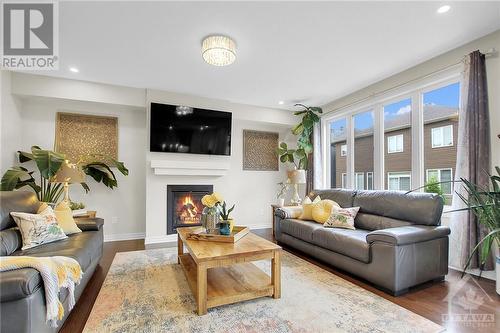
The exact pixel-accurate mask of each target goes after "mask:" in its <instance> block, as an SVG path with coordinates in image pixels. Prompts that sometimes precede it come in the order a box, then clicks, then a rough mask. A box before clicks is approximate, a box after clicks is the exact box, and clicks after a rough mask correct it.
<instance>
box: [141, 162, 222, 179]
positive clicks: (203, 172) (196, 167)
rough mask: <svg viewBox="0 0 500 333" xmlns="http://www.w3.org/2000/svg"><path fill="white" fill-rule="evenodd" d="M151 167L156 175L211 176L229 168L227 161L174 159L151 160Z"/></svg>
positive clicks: (220, 174) (218, 175)
mask: <svg viewBox="0 0 500 333" xmlns="http://www.w3.org/2000/svg"><path fill="white" fill-rule="evenodd" d="M151 168H153V170H154V174H155V175H158V176H213V177H221V176H224V175H226V174H227V171H228V170H229V161H221V160H214V161H175V160H151Z"/></svg>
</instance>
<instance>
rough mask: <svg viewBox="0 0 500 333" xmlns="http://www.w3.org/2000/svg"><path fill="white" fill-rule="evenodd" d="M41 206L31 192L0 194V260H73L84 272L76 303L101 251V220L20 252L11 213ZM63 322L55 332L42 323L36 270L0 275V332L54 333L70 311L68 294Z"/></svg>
mask: <svg viewBox="0 0 500 333" xmlns="http://www.w3.org/2000/svg"><path fill="white" fill-rule="evenodd" d="M39 205H40V202H38V200H37V198H36V195H35V194H34V193H32V192H24V191H14V192H0V255H1V256H24V255H26V256H34V257H49V256H54V255H58V256H67V257H71V258H74V259H75V260H77V261H78V262H79V264H80V266H81V267H82V269H83V272H84V274H83V278H82V281H81V282H80V284H79V285H78V286H77V287H76V288H75V299H76V300H77V301H78V299H79V298H80V295H81V294H82V292H83V290H84V289H85V286H86V285H87V283H88V281H89V280H90V278H91V277H92V274H93V273H94V271H95V269H96V267H97V265H98V263H99V260H100V259H101V257H102V249H103V223H104V222H103V220H102V219H99V218H96V219H85V220H83V219H78V221H77V224H78V227H79V228H80V229H81V230H82V231H83V232H81V233H78V234H73V235H70V236H68V238H67V239H64V240H61V241H57V242H54V243H49V244H44V245H40V246H38V247H35V248H31V249H27V250H25V251H22V250H21V246H22V239H21V234H20V233H19V230H17V228H15V227H16V225H15V222H14V220H13V219H12V217H11V216H10V212H14V211H15V212H26V213H36V211H37V209H38V207H39ZM60 299H61V302H62V303H63V305H64V310H65V311H64V312H65V314H64V318H63V320H62V321H61V322H58V327H57V328H52V327H50V326H49V325H47V324H46V323H45V314H46V308H45V293H44V288H43V280H42V278H41V276H40V274H39V273H38V271H37V270H35V269H32V268H23V269H18V270H13V271H7V272H0V318H2V320H1V323H0V331H1V332H2V333H7V332H16V333H21V332H37V333H43V332H57V331H58V329H60V328H61V326H62V323H63V322H64V320H66V318H67V316H68V314H69V311H68V304H67V293H65V291H63V292H61V295H60Z"/></svg>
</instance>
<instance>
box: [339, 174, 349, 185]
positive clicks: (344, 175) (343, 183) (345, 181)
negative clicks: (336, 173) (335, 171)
mask: <svg viewBox="0 0 500 333" xmlns="http://www.w3.org/2000/svg"><path fill="white" fill-rule="evenodd" d="M340 178H341V183H342V184H341V185H342V188H346V185H347V184H346V183H347V173H345V172H342V173H341V174H340Z"/></svg>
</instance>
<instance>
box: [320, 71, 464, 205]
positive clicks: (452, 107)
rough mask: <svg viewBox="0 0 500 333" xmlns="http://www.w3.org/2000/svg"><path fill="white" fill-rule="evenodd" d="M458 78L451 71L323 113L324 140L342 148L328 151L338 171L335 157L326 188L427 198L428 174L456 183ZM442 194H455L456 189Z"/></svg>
mask: <svg viewBox="0 0 500 333" xmlns="http://www.w3.org/2000/svg"><path fill="white" fill-rule="evenodd" d="M460 74H461V73H460V70H458V69H456V68H450V69H447V70H446V71H444V72H439V73H436V74H434V75H433V76H426V77H425V78H422V79H419V80H414V81H411V82H408V83H406V84H405V85H402V86H400V87H392V88H391V89H388V90H385V91H384V92H381V93H379V94H376V95H372V96H370V97H368V98H367V99H363V100H362V101H358V102H355V103H352V104H349V105H347V106H345V107H342V108H339V109H334V110H329V111H331V112H327V113H325V115H324V116H323V118H322V128H321V129H322V134H324V136H323V138H326V139H327V140H329V141H330V143H332V144H333V142H335V143H336V144H338V147H337V148H336V149H335V150H330V151H331V152H332V155H333V153H334V154H335V156H336V158H337V161H336V165H335V167H334V163H333V162H332V164H331V166H330V164H329V163H330V161H331V160H332V158H333V157H331V158H328V157H327V158H325V159H324V161H325V163H327V164H328V165H327V166H326V167H325V168H323V172H324V173H325V176H326V177H324V179H325V183H326V184H325V185H328V182H329V181H330V180H331V181H332V183H331V184H333V183H336V184H337V186H338V187H340V184H343V185H344V186H346V187H350V188H362V187H364V188H365V189H392V190H411V189H418V191H422V192H423V191H424V190H425V187H424V185H425V182H426V180H427V177H428V174H427V171H428V170H431V171H429V172H430V175H431V176H432V175H434V176H435V177H437V178H439V180H441V181H443V180H448V179H453V176H454V174H453V169H454V168H455V164H456V146H457V144H456V143H457V128H458V116H459V106H460V81H459V80H460ZM341 145H345V147H341ZM439 147H441V148H439ZM434 148H436V149H434ZM341 149H342V150H341ZM325 151H326V152H328V151H329V150H328V149H326V150H325ZM344 154H345V155H346V156H342V158H340V157H341V155H344ZM351 155H352V156H351ZM432 170H434V171H432ZM437 170H442V171H437ZM330 171H331V172H332V173H331V174H330ZM379 173H380V174H379ZM360 174H364V175H365V177H364V179H363V180H361V176H360ZM334 178H335V180H334ZM443 191H444V192H445V193H453V186H447V187H444V188H443ZM446 196H447V197H451V195H449V194H447V195H446Z"/></svg>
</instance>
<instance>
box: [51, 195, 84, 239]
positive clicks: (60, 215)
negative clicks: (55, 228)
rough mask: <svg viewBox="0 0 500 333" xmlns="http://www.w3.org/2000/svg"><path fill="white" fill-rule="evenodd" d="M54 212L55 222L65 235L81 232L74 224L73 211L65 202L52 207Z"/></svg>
mask: <svg viewBox="0 0 500 333" xmlns="http://www.w3.org/2000/svg"><path fill="white" fill-rule="evenodd" d="M54 213H56V218H57V224H59V226H60V227H61V228H62V230H63V231H64V233H65V234H66V235H71V234H76V233H78V232H82V231H81V230H80V228H78V226H77V225H76V223H75V220H74V219H73V212H72V211H71V208H69V205H68V204H67V203H66V202H64V201H62V202H60V203H59V204H58V205H57V206H56V208H55V209H54Z"/></svg>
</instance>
